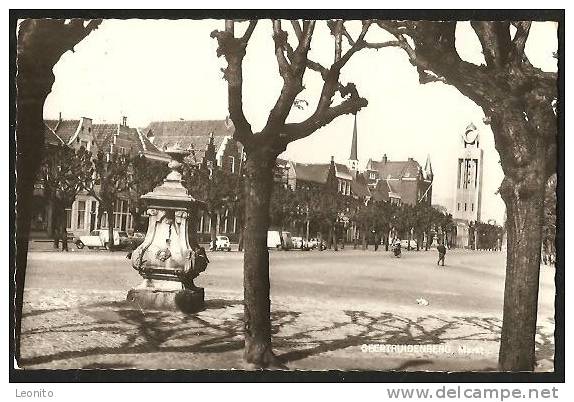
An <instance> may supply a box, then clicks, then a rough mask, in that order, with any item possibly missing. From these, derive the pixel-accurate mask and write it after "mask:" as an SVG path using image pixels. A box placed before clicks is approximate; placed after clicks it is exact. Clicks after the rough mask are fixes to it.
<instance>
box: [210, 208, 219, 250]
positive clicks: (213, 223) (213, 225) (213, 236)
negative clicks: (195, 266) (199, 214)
mask: <svg viewBox="0 0 574 402" xmlns="http://www.w3.org/2000/svg"><path fill="white" fill-rule="evenodd" d="M209 238H210V249H212V250H215V248H216V241H217V212H210V213H209Z"/></svg>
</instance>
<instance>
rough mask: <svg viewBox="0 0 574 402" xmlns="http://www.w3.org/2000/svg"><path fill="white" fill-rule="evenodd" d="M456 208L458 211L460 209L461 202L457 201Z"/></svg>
mask: <svg viewBox="0 0 574 402" xmlns="http://www.w3.org/2000/svg"><path fill="white" fill-rule="evenodd" d="M456 210H457V211H460V202H457V203H456Z"/></svg>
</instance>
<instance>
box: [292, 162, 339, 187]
mask: <svg viewBox="0 0 574 402" xmlns="http://www.w3.org/2000/svg"><path fill="white" fill-rule="evenodd" d="M292 165H293V169H294V170H295V177H296V179H297V180H303V181H310V182H313V183H319V184H324V183H326V182H327V176H328V175H329V166H330V164H329V163H309V164H307V163H297V162H292Z"/></svg>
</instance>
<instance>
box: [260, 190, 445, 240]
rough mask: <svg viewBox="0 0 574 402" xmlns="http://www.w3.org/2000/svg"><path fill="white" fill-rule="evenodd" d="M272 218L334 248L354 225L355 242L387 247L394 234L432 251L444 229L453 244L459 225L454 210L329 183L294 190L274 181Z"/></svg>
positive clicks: (273, 223) (273, 222)
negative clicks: (369, 196) (359, 194)
mask: <svg viewBox="0 0 574 402" xmlns="http://www.w3.org/2000/svg"><path fill="white" fill-rule="evenodd" d="M270 222H271V225H272V226H275V227H278V228H281V229H289V230H291V231H293V232H295V233H297V234H299V235H301V236H303V237H306V238H308V237H315V235H317V236H318V237H319V238H320V239H326V240H327V247H329V248H331V247H333V248H334V249H335V250H337V248H338V242H339V241H343V242H344V241H345V238H346V232H347V230H349V229H350V228H352V227H354V228H355V229H356V230H355V231H354V233H353V234H354V235H355V236H356V237H355V238H353V239H352V240H353V242H354V244H355V246H356V242H357V241H359V240H360V242H361V244H362V247H363V249H365V248H367V244H368V243H369V242H372V243H374V244H375V247H377V246H378V245H379V244H381V242H382V243H383V244H384V245H385V248H386V250H388V246H389V241H390V237H398V238H400V239H408V240H415V241H416V244H417V250H418V249H419V248H420V247H421V246H423V245H424V247H425V249H427V250H428V247H429V246H430V244H431V241H432V239H433V238H434V236H435V235H436V234H438V233H439V232H440V234H441V235H442V236H443V238H441V239H440V241H445V242H446V243H447V244H448V245H450V243H451V237H450V234H451V233H452V230H453V227H454V225H453V221H452V216H451V215H450V214H446V213H442V212H440V211H438V210H437V209H435V208H433V207H431V206H429V205H426V204H417V205H414V206H411V205H408V204H402V205H396V204H392V203H390V202H388V201H375V200H365V199H358V198H353V197H350V196H345V195H342V194H340V193H338V192H337V191H336V189H335V188H329V187H328V184H327V185H323V186H305V187H298V188H296V189H291V188H290V187H287V186H285V185H283V183H280V182H276V183H275V184H274V189H273V193H272V196H271V202H270ZM425 240H426V241H425ZM409 248H410V241H409Z"/></svg>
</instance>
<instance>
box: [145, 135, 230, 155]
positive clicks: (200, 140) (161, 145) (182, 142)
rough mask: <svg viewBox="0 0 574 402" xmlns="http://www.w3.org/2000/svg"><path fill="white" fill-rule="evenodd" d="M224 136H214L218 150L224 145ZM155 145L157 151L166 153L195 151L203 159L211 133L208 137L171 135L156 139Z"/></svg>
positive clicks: (214, 142) (214, 143)
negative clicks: (181, 150)
mask: <svg viewBox="0 0 574 402" xmlns="http://www.w3.org/2000/svg"><path fill="white" fill-rule="evenodd" d="M225 138H226V137H224V136H213V145H214V146H215V149H216V150H218V149H219V147H220V146H221V144H222V143H223V141H224V139H225ZM153 144H154V145H155V146H156V148H157V149H159V150H161V151H165V150H167V149H168V148H173V147H175V148H181V149H186V150H195V153H196V155H199V154H201V158H203V155H204V154H205V150H206V148H207V145H208V144H209V133H208V134H207V135H191V136H185V135H177V136H176V135H170V136H167V137H154V139H153Z"/></svg>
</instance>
